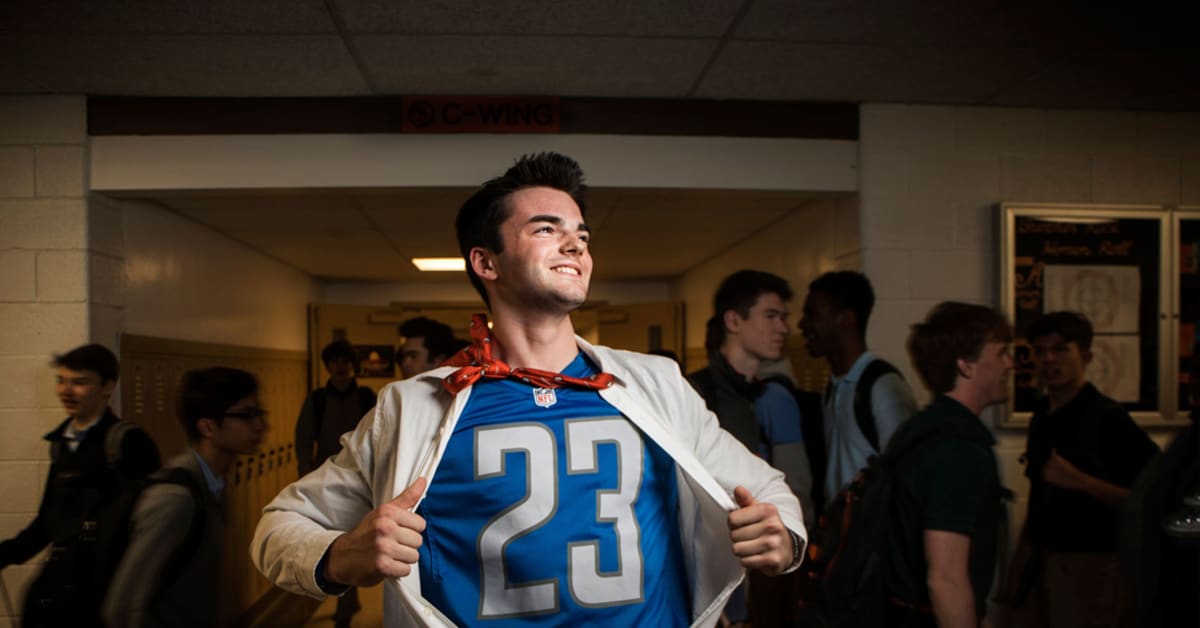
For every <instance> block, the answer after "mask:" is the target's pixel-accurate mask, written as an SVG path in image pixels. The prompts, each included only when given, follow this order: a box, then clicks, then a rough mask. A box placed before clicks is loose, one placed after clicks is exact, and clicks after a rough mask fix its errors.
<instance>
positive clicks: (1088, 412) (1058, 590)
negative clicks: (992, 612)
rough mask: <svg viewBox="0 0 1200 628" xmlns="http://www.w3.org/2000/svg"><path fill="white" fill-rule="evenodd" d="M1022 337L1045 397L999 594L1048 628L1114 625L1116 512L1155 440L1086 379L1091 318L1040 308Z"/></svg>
mask: <svg viewBox="0 0 1200 628" xmlns="http://www.w3.org/2000/svg"><path fill="white" fill-rule="evenodd" d="M1025 335H1026V337H1027V338H1028V340H1029V344H1030V346H1031V348H1032V350H1033V351H1032V353H1033V364H1034V374H1035V375H1036V377H1037V381H1038V384H1039V385H1040V386H1041V387H1042V388H1043V389H1044V390H1045V396H1044V397H1043V398H1042V399H1041V400H1040V401H1039V403H1038V406H1037V407H1036V408H1035V410H1034V413H1033V419H1032V420H1031V421H1030V424H1029V438H1028V442H1027V443H1026V449H1025V458H1026V461H1027V462H1026V466H1025V475H1026V476H1028V477H1029V512H1028V515H1027V517H1026V519H1025V527H1024V529H1023V530H1022V532H1021V538H1020V541H1019V543H1018V545H1017V550H1016V552H1015V553H1014V554H1013V561H1012V565H1011V566H1010V569H1009V575H1010V578H1009V579H1010V582H1009V583H1007V584H1008V591H1007V593H1008V595H1007V598H1008V600H1009V601H1011V602H1012V603H1013V604H1017V605H1019V606H1024V607H1026V612H1031V613H1035V614H1041V613H1045V618H1046V619H1047V620H1048V621H1049V622H1050V625H1053V626H1063V627H1065V628H1070V627H1072V626H1089V627H1090V626H1116V625H1117V624H1118V621H1119V620H1120V618H1121V613H1122V612H1123V610H1124V609H1123V605H1122V600H1123V598H1124V596H1123V595H1122V594H1121V593H1120V592H1119V591H1120V588H1121V587H1120V574H1119V573H1118V569H1117V558H1116V553H1115V552H1116V530H1115V528H1116V519H1117V512H1118V511H1119V510H1120V507H1121V506H1122V504H1123V503H1124V501H1125V497H1126V496H1128V495H1129V487H1130V486H1131V485H1132V484H1133V481H1134V480H1135V479H1136V478H1137V475H1138V473H1139V472H1140V471H1141V469H1142V467H1143V466H1145V464H1146V462H1147V461H1148V460H1150V458H1151V457H1153V456H1154V454H1155V453H1157V452H1158V447H1157V446H1156V445H1155V444H1154V441H1152V440H1150V437H1149V436H1147V435H1146V433H1145V432H1144V431H1142V429H1141V428H1140V427H1138V425H1137V424H1136V423H1134V422H1133V418H1132V417H1130V416H1129V412H1128V411H1127V410H1125V408H1124V407H1123V406H1121V404H1119V403H1117V402H1116V401H1114V400H1112V399H1110V398H1109V397H1106V396H1104V395H1103V394H1101V393H1100V391H1099V390H1097V389H1096V387H1095V386H1093V385H1092V384H1091V383H1090V382H1088V380H1087V375H1086V373H1085V371H1086V369H1087V365H1088V364H1089V363H1090V362H1091V360H1092V352H1091V349H1092V324H1091V323H1090V322H1089V321H1088V320H1087V319H1086V318H1084V317H1083V315H1081V314H1078V313H1075V312H1050V313H1048V314H1046V315H1045V316H1042V317H1041V318H1039V319H1037V320H1036V321H1034V322H1033V323H1032V324H1030V326H1029V329H1028V330H1026V333H1025ZM1039 576H1040V577H1039ZM1022 579H1023V580H1024V581H1023V582H1021V580H1022ZM1030 591H1032V592H1034V595H1033V596H1032V597H1030V596H1028V595H1027V593H1028V592H1030Z"/></svg>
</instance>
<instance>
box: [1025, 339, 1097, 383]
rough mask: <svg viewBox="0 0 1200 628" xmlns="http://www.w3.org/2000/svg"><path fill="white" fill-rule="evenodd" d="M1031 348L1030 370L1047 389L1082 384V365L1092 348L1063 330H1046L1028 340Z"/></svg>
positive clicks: (1088, 360)
mask: <svg viewBox="0 0 1200 628" xmlns="http://www.w3.org/2000/svg"><path fill="white" fill-rule="evenodd" d="M1029 346H1030V348H1032V350H1033V370H1034V373H1035V374H1036V375H1037V379H1038V382H1039V383H1040V384H1041V385H1042V386H1045V387H1046V390H1048V391H1067V390H1071V389H1073V388H1078V387H1079V386H1082V385H1083V383H1084V381H1086V380H1085V377H1084V369H1086V368H1087V365H1088V362H1091V360H1092V353H1091V351H1084V350H1083V349H1080V348H1079V343H1076V342H1073V341H1070V340H1067V339H1066V338H1063V336H1062V334H1058V333H1054V334H1046V335H1045V336H1038V337H1037V338H1034V339H1033V340H1030V341H1029Z"/></svg>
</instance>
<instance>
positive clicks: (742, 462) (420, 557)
mask: <svg viewBox="0 0 1200 628" xmlns="http://www.w3.org/2000/svg"><path fill="white" fill-rule="evenodd" d="M584 189H585V186H584V185H583V182H582V173H581V171H580V170H579V166H578V164H576V163H575V162H574V161H573V160H571V159H570V158H568V157H565V156H562V155H558V154H553V153H543V154H538V155H532V156H527V157H524V158H522V159H520V160H519V161H518V162H517V163H516V165H514V166H513V167H512V168H510V169H509V170H508V171H507V172H506V173H505V174H504V175H503V176H501V177H497V178H495V179H492V180H490V181H488V182H487V183H485V184H484V185H483V186H482V188H481V189H480V190H478V191H477V192H476V193H475V194H474V195H473V196H472V197H471V198H470V199H468V200H467V202H466V203H465V204H464V205H463V207H462V208H461V209H460V210H459V214H458V219H457V221H456V227H457V233H458V238H459V248H460V250H461V252H462V254H463V257H464V258H466V260H467V267H468V275H469V277H470V279H471V281H472V283H473V284H474V285H475V287H476V289H477V290H478V291H479V293H480V296H481V297H483V299H484V301H485V303H487V304H488V305H489V307H490V309H491V311H492V316H493V329H492V330H491V331H490V332H489V330H488V326H487V323H486V321H484V320H483V318H482V317H476V318H475V319H474V320H473V321H472V337H473V339H474V340H475V344H473V345H472V346H471V347H469V348H468V349H466V350H464V352H463V353H461V354H459V355H458V356H456V358H454V359H452V364H455V365H456V366H446V367H442V368H439V369H435V370H433V371H431V372H429V373H427V374H425V375H422V376H419V377H415V378H412V379H407V380H404V381H401V382H395V383H392V384H389V385H388V386H387V387H386V388H385V389H384V390H383V391H382V392H381V394H380V401H379V407H378V408H377V410H376V412H375V413H374V415H372V417H371V419H370V420H367V421H363V422H362V423H361V424H360V425H359V428H358V429H357V430H356V431H355V432H354V434H353V435H352V436H350V437H349V438H348V439H347V441H346V447H345V448H344V449H343V450H342V452H341V453H340V454H338V455H337V456H336V457H334V458H333V460H332V464H327V465H325V466H324V467H322V468H321V469H318V470H317V471H316V472H315V473H313V474H310V475H309V476H307V477H305V478H303V479H301V480H300V481H298V482H297V483H295V484H293V485H292V486H290V487H288V488H287V489H285V490H284V491H283V492H282V493H281V494H280V495H279V496H278V497H277V498H276V499H275V500H274V501H273V502H272V503H271V504H269V505H268V506H267V508H266V511H265V513H264V515H263V519H262V521H261V522H260V523H259V526H258V530H257V531H256V533H255V538H254V543H253V548H252V554H253V556H254V558H255V561H256V563H257V564H258V566H259V568H260V569H261V570H262V571H263V572H264V573H265V574H267V575H268V577H269V578H270V579H271V580H273V581H274V582H276V583H277V584H279V585H280V586H283V587H285V588H288V589H290V590H292V591H296V592H299V593H305V594H308V595H313V596H322V595H327V594H331V593H337V592H339V591H341V590H343V589H344V588H345V587H347V586H351V585H355V586H363V585H371V584H374V583H377V582H379V581H381V580H385V581H386V585H387V588H386V589H385V596H384V599H385V608H384V622H385V624H386V625H389V626H399V625H411V624H416V625H436V626H445V625H454V624H471V625H488V626H491V625H495V626H508V625H536V624H539V623H544V624H552V625H568V624H572V623H575V624H581V625H587V624H591V625H654V626H684V625H700V626H712V625H714V624H715V623H716V622H717V620H718V618H719V613H720V610H721V607H722V606H723V605H724V603H725V600H726V599H727V598H728V596H729V593H730V592H731V591H732V590H733V589H734V588H735V587H736V586H737V584H738V582H739V581H740V580H741V578H742V574H743V570H744V569H746V568H750V569H758V570H761V571H764V572H766V573H769V574H776V573H781V572H784V571H786V570H789V569H794V568H795V567H796V566H797V565H798V563H799V557H800V556H801V550H802V548H803V543H804V526H803V523H802V521H801V516H800V509H799V505H798V503H797V501H796V499H795V497H793V496H792V494H791V491H790V490H789V489H788V487H787V485H786V484H785V483H784V481H783V475H782V474H781V473H779V472H778V471H775V470H774V469H772V468H771V467H770V466H768V465H767V464H766V463H765V462H763V461H762V460H761V459H759V458H758V457H757V456H755V455H754V454H753V453H751V452H750V451H748V450H747V449H746V448H745V447H744V446H743V445H742V444H741V443H739V442H738V441H737V439H735V438H734V437H732V436H731V435H729V434H728V433H726V432H724V431H723V430H721V429H720V427H719V426H718V424H717V419H716V417H715V416H713V415H712V414H711V413H710V412H708V411H707V410H706V409H705V407H704V402H703V400H702V399H700V397H699V396H698V395H696V393H695V392H694V391H693V390H692V388H691V387H690V386H689V385H688V383H687V381H686V380H685V379H684V378H683V377H682V376H681V375H680V373H679V370H678V367H677V366H676V365H675V363H673V362H671V361H670V360H668V359H666V358H660V357H656V356H646V355H642V354H636V353H630V352H625V351H616V350H613V349H609V348H606V347H600V346H592V345H590V344H588V343H587V342H585V341H584V340H583V339H581V338H579V337H578V336H576V335H575V333H574V328H573V327H572V324H571V319H570V313H571V312H572V311H574V310H575V309H577V308H578V307H580V306H581V305H582V304H583V303H584V301H585V300H586V299H587V295H588V285H589V281H590V279H591V274H592V256H591V251H590V239H591V235H590V232H589V229H588V227H587V224H586V222H585V221H584V206H583V191H584Z"/></svg>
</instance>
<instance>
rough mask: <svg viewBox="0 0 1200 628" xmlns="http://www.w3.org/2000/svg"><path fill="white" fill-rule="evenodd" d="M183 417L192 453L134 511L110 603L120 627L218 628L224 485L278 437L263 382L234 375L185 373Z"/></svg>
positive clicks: (227, 371) (154, 480)
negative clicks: (272, 435)
mask: <svg viewBox="0 0 1200 628" xmlns="http://www.w3.org/2000/svg"><path fill="white" fill-rule="evenodd" d="M178 414H179V420H180V422H181V423H182V424H183V429H184V433H185V434H187V437H188V449H187V451H185V452H183V453H182V454H180V455H179V456H177V457H176V458H174V459H172V460H171V461H169V462H168V463H167V465H166V466H165V467H163V468H162V469H161V470H159V471H158V472H157V473H155V474H154V475H153V476H151V479H150V481H151V484H150V485H149V486H148V487H146V488H145V490H143V491H142V494H141V496H140V497H139V499H138V501H137V504H136V505H135V507H134V511H133V518H132V524H131V531H130V541H129V546H128V547H127V548H126V550H125V553H124V555H123V556H122V558H121V562H120V564H119V565H118V567H117V570H116V573H115V574H114V576H113V580H112V585H111V586H110V587H109V590H108V595H107V596H106V598H105V600H104V606H103V616H104V621H105V624H106V625H108V626H109V627H111V628H117V627H120V628H151V627H161V628H190V627H195V628H209V627H212V626H216V625H217V620H218V609H219V602H220V600H219V593H220V584H221V582H220V580H221V555H222V547H221V545H222V540H223V539H224V536H225V530H224V527H225V523H224V520H223V517H222V514H221V510H222V509H221V494H222V492H223V491H224V488H225V476H226V475H227V474H228V473H229V471H230V469H231V468H232V467H233V463H234V461H235V460H236V459H237V457H238V456H246V455H251V454H254V453H257V452H258V449H259V447H260V446H261V445H262V443H263V439H264V438H265V437H266V433H267V430H268V429H269V428H268V426H267V420H266V412H265V411H264V410H263V409H262V407H261V406H260V404H259V400H258V382H257V381H256V380H255V379H254V376H253V375H251V374H250V373H247V372H245V371H240V370H238V369H232V368H226V367H215V368H208V369H202V370H198V371H190V372H188V373H185V374H184V376H183V382H182V384H181V387H180V393H179V409H178Z"/></svg>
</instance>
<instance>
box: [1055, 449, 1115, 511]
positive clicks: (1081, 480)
mask: <svg viewBox="0 0 1200 628" xmlns="http://www.w3.org/2000/svg"><path fill="white" fill-rule="evenodd" d="M1042 473H1043V477H1045V479H1046V483H1047V484H1050V485H1051V486H1057V487H1058V488H1062V489H1067V490H1070V491H1078V492H1080V493H1083V494H1085V495H1087V496H1088V497H1091V498H1092V499H1094V500H1096V501H1098V502H1100V503H1101V504H1104V505H1105V506H1108V507H1109V508H1113V509H1116V508H1120V506H1121V504H1123V503H1124V502H1125V498H1126V497H1128V496H1129V489H1128V488H1126V487H1124V486H1117V485H1116V484H1113V483H1111V482H1105V481H1104V480H1101V479H1100V478H1098V477H1095V476H1092V475H1088V474H1087V473H1084V472H1083V471H1080V470H1079V469H1078V468H1076V467H1075V465H1073V464H1071V463H1070V462H1068V461H1067V459H1066V458H1063V457H1062V456H1060V455H1058V451H1056V450H1051V451H1050V459H1049V460H1047V461H1046V467H1045V470H1044V471H1043V472H1042Z"/></svg>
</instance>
